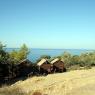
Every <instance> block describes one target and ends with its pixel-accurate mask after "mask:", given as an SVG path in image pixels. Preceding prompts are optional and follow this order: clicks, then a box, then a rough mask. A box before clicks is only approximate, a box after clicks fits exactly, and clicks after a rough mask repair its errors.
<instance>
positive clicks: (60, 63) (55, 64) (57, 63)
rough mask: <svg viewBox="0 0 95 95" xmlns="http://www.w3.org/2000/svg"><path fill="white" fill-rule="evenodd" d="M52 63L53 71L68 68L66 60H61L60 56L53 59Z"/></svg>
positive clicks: (62, 70)
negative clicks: (65, 64)
mask: <svg viewBox="0 0 95 95" xmlns="http://www.w3.org/2000/svg"><path fill="white" fill-rule="evenodd" d="M51 65H52V67H53V71H52V72H65V71H66V68H65V67H64V62H63V61H61V60H60V59H59V58H56V59H54V60H52V61H51Z"/></svg>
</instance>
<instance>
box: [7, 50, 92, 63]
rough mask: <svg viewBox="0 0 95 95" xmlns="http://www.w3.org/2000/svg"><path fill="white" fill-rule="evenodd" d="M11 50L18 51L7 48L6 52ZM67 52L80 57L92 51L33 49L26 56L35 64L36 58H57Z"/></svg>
mask: <svg viewBox="0 0 95 95" xmlns="http://www.w3.org/2000/svg"><path fill="white" fill-rule="evenodd" d="M12 50H18V48H7V49H6V51H8V52H11V51H12ZM65 51H66V52H69V53H71V54H73V55H80V54H81V53H85V52H90V51H93V50H86V49H35V48H31V49H30V53H29V55H28V59H29V60H31V61H32V62H36V60H37V59H38V58H40V56H42V55H50V56H51V57H54V56H59V55H61V54H63V53H64V52H65Z"/></svg>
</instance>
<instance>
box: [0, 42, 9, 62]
mask: <svg viewBox="0 0 95 95" xmlns="http://www.w3.org/2000/svg"><path fill="white" fill-rule="evenodd" d="M4 47H5V46H4V45H3V44H2V43H1V42H0V62H3V61H5V60H8V59H9V54H8V53H7V52H6V51H5V50H4Z"/></svg>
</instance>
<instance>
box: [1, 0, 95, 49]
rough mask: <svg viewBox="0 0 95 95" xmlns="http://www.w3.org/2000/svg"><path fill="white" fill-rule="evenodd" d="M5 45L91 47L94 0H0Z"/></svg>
mask: <svg viewBox="0 0 95 95" xmlns="http://www.w3.org/2000/svg"><path fill="white" fill-rule="evenodd" d="M0 41H1V42H2V43H3V44H6V45H7V47H14V48H16V47H20V46H21V45H22V44H23V43H25V44H26V45H27V46H28V47H30V48H58V49H59V48H61V49H95V0H0Z"/></svg>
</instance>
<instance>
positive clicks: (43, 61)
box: [37, 59, 47, 66]
mask: <svg viewBox="0 0 95 95" xmlns="http://www.w3.org/2000/svg"><path fill="white" fill-rule="evenodd" d="M45 62H47V60H46V59H42V60H41V61H40V62H38V63H37V65H38V66H41V65H42V64H44V63H45Z"/></svg>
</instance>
